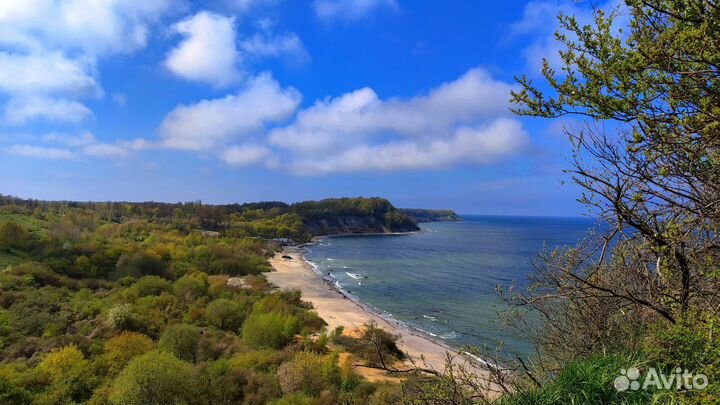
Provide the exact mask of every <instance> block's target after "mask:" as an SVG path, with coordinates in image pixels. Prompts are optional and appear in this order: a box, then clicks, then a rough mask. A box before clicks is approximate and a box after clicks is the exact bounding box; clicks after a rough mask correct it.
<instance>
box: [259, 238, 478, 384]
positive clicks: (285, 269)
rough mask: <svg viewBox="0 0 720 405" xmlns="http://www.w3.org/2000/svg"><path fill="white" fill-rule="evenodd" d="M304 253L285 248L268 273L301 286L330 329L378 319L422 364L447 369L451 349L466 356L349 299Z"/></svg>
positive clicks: (278, 281)
mask: <svg viewBox="0 0 720 405" xmlns="http://www.w3.org/2000/svg"><path fill="white" fill-rule="evenodd" d="M303 254H304V251H303V250H302V249H301V248H292V247H290V248H285V250H284V251H283V252H282V253H278V254H277V255H275V257H274V258H272V259H270V264H271V265H272V266H273V268H275V271H274V272H270V273H265V275H266V276H267V278H268V280H269V281H270V282H271V283H272V284H274V285H276V286H278V287H279V288H281V289H296V290H300V292H301V293H302V297H303V300H305V301H308V302H310V303H312V305H313V307H314V308H315V310H316V311H317V313H318V315H319V316H320V317H321V318H322V319H324V320H325V322H327V324H328V330H333V329H335V328H336V327H337V326H344V327H345V328H346V329H348V328H358V327H361V326H363V324H365V323H367V322H370V321H375V323H376V324H377V325H378V326H379V327H380V328H382V329H385V330H386V331H388V332H390V333H393V334H395V335H400V342H399V344H398V346H399V347H400V349H401V350H403V351H404V352H406V353H407V354H408V355H409V356H410V357H412V358H413V359H414V360H415V361H416V364H417V365H418V366H420V367H425V366H428V367H430V368H432V369H434V370H437V371H439V372H442V371H443V370H444V369H445V362H446V358H447V357H446V356H447V354H448V353H450V354H451V355H453V356H455V357H456V358H457V361H463V362H464V361H465V360H466V359H465V358H464V356H458V353H457V352H456V351H455V350H453V349H451V348H450V347H447V346H444V345H442V344H440V343H438V342H435V341H433V340H430V339H429V338H427V337H425V336H421V335H419V334H418V333H415V332H413V331H411V330H409V329H407V328H405V327H402V326H400V325H396V324H393V323H391V322H389V321H387V320H386V319H384V318H382V317H381V316H379V315H377V314H375V313H373V312H371V311H369V310H368V309H366V308H365V307H363V306H362V305H361V304H360V303H357V302H355V301H353V300H351V299H348V298H347V297H345V296H344V295H343V294H341V293H340V292H339V291H338V290H336V289H335V288H333V287H331V286H329V285H328V284H327V283H326V282H325V280H323V279H322V278H321V277H320V276H319V275H318V274H316V273H315V272H314V271H313V269H312V267H311V266H310V264H309V263H307V262H306V261H305V260H304V259H303ZM282 256H290V257H292V260H289V259H284V258H282ZM421 357H422V358H423V359H424V361H423V360H421Z"/></svg>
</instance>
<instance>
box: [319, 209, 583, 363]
mask: <svg viewBox="0 0 720 405" xmlns="http://www.w3.org/2000/svg"><path fill="white" fill-rule="evenodd" d="M463 218H464V219H465V221H464V222H433V223H428V224H421V228H422V230H423V232H421V233H417V234H412V235H401V236H344V237H337V238H327V239H324V240H323V241H322V243H321V244H319V245H317V246H313V247H311V248H310V249H309V251H308V254H307V255H306V258H307V259H308V260H309V261H311V262H312V263H314V264H315V265H316V266H317V269H318V271H320V272H322V274H323V275H324V276H325V277H329V278H331V279H333V280H335V281H336V282H337V285H338V287H340V288H342V289H344V290H346V291H348V292H349V293H350V294H352V295H354V296H355V297H357V298H358V299H359V300H360V301H362V302H363V303H365V304H367V305H369V306H371V307H373V308H375V309H376V310H377V311H378V312H380V313H383V314H385V315H387V316H392V317H393V318H395V319H397V320H399V321H401V322H404V323H405V324H407V325H408V326H409V327H411V328H415V329H418V330H420V331H423V332H425V333H427V334H429V335H431V336H434V337H435V338H437V339H441V340H443V341H444V342H445V343H447V344H449V345H452V346H462V345H467V344H472V345H483V344H486V345H489V346H490V347H495V345H496V344H497V343H498V342H500V341H502V342H503V344H504V346H505V348H506V349H507V350H509V351H512V352H515V353H518V354H521V355H524V354H528V353H529V352H530V350H531V346H530V344H529V342H527V341H525V340H523V339H522V338H521V337H520V336H518V335H517V334H515V333H513V331H512V330H510V329H508V328H507V327H505V326H504V325H502V323H501V322H500V321H498V316H497V313H498V311H499V310H501V309H502V308H503V306H502V303H501V302H500V301H499V300H498V298H497V295H496V293H495V288H496V286H498V285H500V286H509V285H510V284H511V283H512V282H513V281H515V282H516V283H517V284H518V285H523V284H524V283H526V282H527V275H528V274H529V273H530V272H532V271H533V267H532V264H531V262H532V260H534V259H535V258H537V255H538V252H540V251H541V250H542V249H543V247H544V246H547V247H556V246H568V245H574V244H575V243H577V242H578V241H579V240H580V239H582V238H583V237H584V236H585V235H586V234H587V232H588V231H589V230H590V229H591V228H592V227H593V220H591V219H587V218H544V217H502V216H464V217H463Z"/></svg>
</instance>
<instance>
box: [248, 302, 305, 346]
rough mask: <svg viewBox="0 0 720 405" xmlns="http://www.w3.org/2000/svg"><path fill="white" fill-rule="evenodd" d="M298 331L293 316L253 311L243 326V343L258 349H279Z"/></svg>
mask: <svg viewBox="0 0 720 405" xmlns="http://www.w3.org/2000/svg"><path fill="white" fill-rule="evenodd" d="M296 332H297V321H296V319H295V318H294V317H292V316H285V315H282V314H280V313H277V312H269V313H263V312H258V311H253V313H252V314H251V315H250V316H249V317H248V318H247V319H246V320H245V323H244V324H243V327H242V340H243V343H245V344H247V345H248V346H250V347H253V348H256V349H263V348H269V349H279V348H281V347H283V346H285V345H286V344H287V343H288V342H290V340H291V339H292V337H293V336H294V335H295V333H296Z"/></svg>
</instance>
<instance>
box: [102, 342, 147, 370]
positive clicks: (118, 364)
mask: <svg viewBox="0 0 720 405" xmlns="http://www.w3.org/2000/svg"><path fill="white" fill-rule="evenodd" d="M153 346H154V344H153V341H152V340H151V339H150V338H149V337H147V336H145V335H143V334H140V333H134V332H124V333H122V334H121V335H119V336H115V337H113V338H110V339H108V340H107V341H106V342H105V345H104V348H105V353H104V354H103V355H102V357H101V361H102V362H103V363H104V364H106V367H107V368H108V372H109V373H110V374H117V373H118V372H120V370H122V369H123V368H124V367H125V366H126V365H127V364H128V363H129V362H130V360H132V359H133V358H135V357H137V356H140V355H143V354H145V353H147V352H149V351H150V350H152V349H153Z"/></svg>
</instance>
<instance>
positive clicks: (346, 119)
mask: <svg viewBox="0 0 720 405" xmlns="http://www.w3.org/2000/svg"><path fill="white" fill-rule="evenodd" d="M512 88H513V86H512V85H511V84H508V83H505V82H501V81H497V80H494V79H493V78H492V77H491V76H490V75H489V74H488V73H487V72H485V71H484V70H481V69H472V70H470V71H468V72H467V73H465V74H464V75H462V76H460V77H459V78H457V79H456V80H454V81H451V82H448V83H444V84H441V85H439V86H437V87H436V88H434V89H432V90H430V91H429V92H428V93H427V94H424V95H420V96H417V97H413V98H408V99H401V98H389V99H381V98H380V97H379V96H378V95H377V93H376V92H375V91H373V90H372V89H370V88H362V89H359V90H356V91H353V92H349V93H346V94H343V95H341V96H339V97H335V98H328V99H325V100H322V101H318V102H316V103H315V104H314V105H312V106H310V107H309V108H307V109H305V110H302V111H300V112H299V113H298V114H297V115H296V117H295V120H294V121H293V122H292V123H291V124H290V125H288V126H286V127H282V128H275V129H273V130H271V131H270V133H269V136H268V139H269V143H270V144H271V145H273V146H275V147H278V148H281V149H286V150H287V152H288V153H289V155H290V159H289V163H288V164H285V165H284V166H285V167H286V168H288V169H289V170H291V171H292V172H293V173H295V174H299V175H321V174H329V173H335V172H353V171H396V170H425V169H440V168H446V167H451V166H453V165H458V164H472V165H486V164H493V163H496V162H499V161H502V160H503V159H505V158H510V157H513V156H516V155H518V154H519V153H521V152H523V151H524V150H525V149H526V148H527V146H528V144H529V142H530V141H529V137H528V134H527V133H526V132H525V131H524V130H523V128H522V125H521V124H520V123H519V122H518V121H516V120H514V119H512V118H510V117H509V110H508V106H509V104H508V103H509V101H508V99H509V93H510V90H511V89H512Z"/></svg>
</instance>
